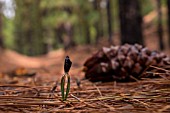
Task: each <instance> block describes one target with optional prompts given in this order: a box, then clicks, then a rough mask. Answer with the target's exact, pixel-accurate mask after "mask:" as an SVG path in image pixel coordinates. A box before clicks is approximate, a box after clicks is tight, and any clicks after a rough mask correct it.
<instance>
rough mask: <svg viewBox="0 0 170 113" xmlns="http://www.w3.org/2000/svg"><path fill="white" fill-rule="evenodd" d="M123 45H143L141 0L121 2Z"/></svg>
mask: <svg viewBox="0 0 170 113" xmlns="http://www.w3.org/2000/svg"><path fill="white" fill-rule="evenodd" d="M119 18H120V32H121V43H122V44H125V43H129V44H134V43H139V44H142V45H143V34H142V16H141V7H140V3H139V0H119Z"/></svg>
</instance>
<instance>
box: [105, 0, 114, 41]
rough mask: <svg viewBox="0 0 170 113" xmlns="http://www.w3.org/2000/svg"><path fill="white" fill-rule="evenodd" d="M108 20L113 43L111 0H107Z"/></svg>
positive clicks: (110, 38) (110, 39) (110, 37)
mask: <svg viewBox="0 0 170 113" xmlns="http://www.w3.org/2000/svg"><path fill="white" fill-rule="evenodd" d="M106 9H107V21H108V34H109V39H108V41H109V43H111V44H112V21H113V20H112V13H111V2H110V0H107V6H106Z"/></svg>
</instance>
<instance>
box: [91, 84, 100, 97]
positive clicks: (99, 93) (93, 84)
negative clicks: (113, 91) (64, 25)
mask: <svg viewBox="0 0 170 113" xmlns="http://www.w3.org/2000/svg"><path fill="white" fill-rule="evenodd" d="M93 86H94V87H95V88H96V89H97V91H98V92H99V94H100V96H101V97H102V93H101V91H100V89H99V88H98V87H97V86H96V85H95V84H93Z"/></svg>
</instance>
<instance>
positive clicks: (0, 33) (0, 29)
mask: <svg viewBox="0 0 170 113" xmlns="http://www.w3.org/2000/svg"><path fill="white" fill-rule="evenodd" d="M0 48H4V43H3V34H2V3H1V2H0Z"/></svg>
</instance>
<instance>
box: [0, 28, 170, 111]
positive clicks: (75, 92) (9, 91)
mask: <svg viewBox="0 0 170 113" xmlns="http://www.w3.org/2000/svg"><path fill="white" fill-rule="evenodd" d="M145 36H146V38H145V40H146V45H147V47H148V48H150V49H158V46H157V44H156V43H157V42H158V41H157V38H155V36H156V34H155V32H154V29H153V31H152V33H151V32H145ZM104 41H105V40H104ZM104 41H103V40H102V43H101V44H99V45H98V46H78V47H75V48H72V49H70V50H68V51H66V52H65V51H64V50H62V49H60V50H56V51H52V52H50V53H48V54H46V55H43V56H38V57H27V56H23V55H21V54H18V53H16V52H14V51H11V50H1V56H0V100H1V101H0V112H103V113H104V112H115V113H122V112H123V113H140V112H141V113H169V112H170V76H165V75H161V77H160V78H157V79H143V80H140V81H137V82H131V83H117V82H109V83H100V82H98V83H91V82H89V81H88V80H81V79H83V78H84V74H83V72H82V71H81V70H82V67H83V66H82V65H83V63H84V61H85V60H86V59H87V58H88V57H89V56H91V54H92V53H94V52H95V51H96V48H101V47H102V45H108V44H107V43H104V44H103V42H104ZM114 42H115V43H116V44H118V43H119V41H118V36H117V35H115V39H114ZM152 42H154V43H152ZM166 48H167V46H166ZM164 52H166V53H167V54H170V51H169V49H166V50H165V51H164ZM66 55H69V56H70V58H71V60H72V61H73V66H72V68H71V71H70V75H71V91H70V95H69V97H68V100H67V101H65V102H62V101H61V100H60V99H61V94H60V86H59V85H60V78H61V76H62V74H63V61H64V57H65V56H66ZM21 67H22V68H24V69H26V72H25V73H34V72H35V73H36V75H35V76H33V77H28V76H22V75H18V76H13V75H14V74H13V73H12V72H13V70H15V69H17V68H19V69H20V68H21ZM166 73H168V74H169V73H170V70H166ZM166 75H167V74H166ZM11 76H12V77H11ZM79 80H81V84H80V86H78V85H77V81H79ZM54 84H56V85H57V88H56V90H55V92H53V93H51V88H52V87H53V86H54Z"/></svg>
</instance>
